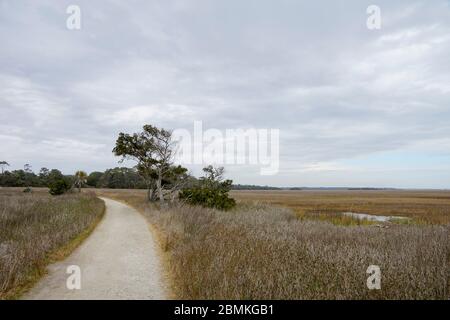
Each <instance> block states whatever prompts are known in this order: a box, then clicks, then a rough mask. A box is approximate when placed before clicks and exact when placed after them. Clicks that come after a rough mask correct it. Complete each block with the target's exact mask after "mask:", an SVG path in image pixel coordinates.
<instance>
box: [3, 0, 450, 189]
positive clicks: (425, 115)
mask: <svg viewBox="0 0 450 320" xmlns="http://www.w3.org/2000/svg"><path fill="white" fill-rule="evenodd" d="M371 4H376V5H378V6H379V7H380V9H381V29H379V30H369V29H368V28H367V26H366V20H367V18H368V14H367V13H366V9H367V7H368V6H369V5H371ZM69 5H78V6H79V7H80V9H81V29H80V30H69V29H68V28H67V27H66V20H67V18H68V17H69V15H68V14H67V13H66V9H67V7H68V6H69ZM195 120H197V121H202V122H203V127H204V129H208V128H217V129H219V130H223V131H224V130H226V129H237V128H263V129H264V128H266V129H270V128H274V129H279V130H280V169H279V173H278V174H276V175H272V176H262V175H260V170H259V169H260V168H259V167H258V166H248V165H235V166H229V167H227V168H226V169H227V170H228V175H229V176H230V177H231V178H232V179H234V181H235V182H236V183H242V184H268V185H276V186H373V187H384V186H386V187H411V188H450V3H449V1H447V0H431V1H430V0H423V1H378V0H376V1H372V0H371V1H364V0H363V1H361V0H355V1H347V0H346V1H331V0H330V1H300V0H298V1H297V0H296V1H294V0H291V1H287V0H282V1H273V0H272V1H261V0H248V1H237V0H236V1H235V0H226V1H225V0H223V1H222V0H215V1H211V0H190V1H184V0H183V1H181V0H180V1H171V0H168V1H126V2H125V1H112V0H110V1H100V0H98V1H92V0H91V1H75V0H72V1H50V0H49V1H41V0H39V1H37V0H34V1H31V0H30V1H18V0H11V1H6V0H0V160H6V161H8V162H9V163H10V164H11V168H13V169H17V168H21V167H22V166H23V165H24V164H25V163H30V164H31V165H32V166H33V169H34V170H35V171H38V170H39V168H40V167H44V166H45V167H48V168H60V169H62V171H64V172H65V173H73V172H74V170H76V169H84V170H86V171H89V172H90V171H94V170H104V169H106V168H110V167H114V166H117V165H118V164H117V161H118V159H117V158H115V157H114V156H113V155H112V153H111V149H112V148H113V146H114V142H115V139H116V137H117V134H118V133H119V132H121V131H123V132H136V131H139V129H140V128H141V127H142V125H143V124H144V123H149V124H153V125H156V126H159V127H165V128H171V129H176V128H185V129H188V130H192V129H193V122H194V121H195ZM130 165H131V164H130ZM191 169H192V170H193V172H194V173H196V172H197V171H198V168H196V167H192V168H191Z"/></svg>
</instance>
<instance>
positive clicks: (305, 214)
mask: <svg viewBox="0 0 450 320" xmlns="http://www.w3.org/2000/svg"><path fill="white" fill-rule="evenodd" d="M231 196H232V197H233V198H235V199H236V200H239V201H243V202H249V203H252V202H255V201H256V202H262V203H267V204H271V205H276V206H282V207H287V208H290V209H292V210H293V211H294V212H295V213H296V214H297V215H298V216H299V217H301V218H308V219H318V220H323V219H325V220H326V219H328V218H334V219H335V220H334V221H335V222H337V223H338V222H339V220H341V221H342V223H343V224H346V221H350V220H352V219H351V218H349V217H342V216H339V214H340V213H342V212H355V213H367V214H374V215H386V216H402V217H409V218H412V221H410V222H413V223H414V224H434V225H442V224H450V191H439V190H417V191H412V190H352V191H346V190H341V191H231ZM349 219H350V220H349ZM353 220H356V219H353ZM398 222H401V223H406V222H407V221H404V220H403V221H400V220H398ZM357 223H358V222H356V224H357Z"/></svg>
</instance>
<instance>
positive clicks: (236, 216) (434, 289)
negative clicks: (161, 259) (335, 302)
mask: <svg viewBox="0 0 450 320" xmlns="http://www.w3.org/2000/svg"><path fill="white" fill-rule="evenodd" d="M100 192H102V194H103V195H105V196H109V197H112V198H115V199H118V200H122V201H125V202H128V203H129V204H130V205H132V206H134V207H136V208H137V209H139V210H140V211H141V212H143V213H144V214H145V216H146V217H147V218H148V219H149V221H150V222H151V223H152V224H153V225H155V226H156V227H157V228H158V229H159V231H160V234H161V235H162V236H161V246H162V248H163V249H164V250H165V252H166V257H167V267H168V268H169V270H170V274H171V276H172V279H173V285H172V287H173V288H172V289H173V292H174V293H175V295H176V297H177V298H182V299H447V298H449V294H448V280H449V279H448V276H449V269H448V267H449V264H448V259H449V258H450V257H449V249H450V244H449V226H448V225H446V226H438V225H393V226H391V227H390V228H387V229H382V228H376V227H373V226H353V227H346V226H337V225H333V224H331V223H329V222H326V221H310V220H307V219H303V220H302V219H298V217H297V216H296V215H295V214H293V213H292V211H291V210H290V209H287V208H286V209H285V208H282V207H279V206H269V205H267V204H261V203H260V204H254V203H252V204H245V203H244V204H243V203H241V204H240V205H239V206H238V208H237V209H236V210H234V211H231V212H219V211H216V210H208V209H204V208H197V207H188V206H183V207H173V208H170V209H166V210H158V209H157V208H155V207H151V206H150V205H149V204H148V203H147V202H146V201H145V193H144V192H142V191H126V190H121V191H119V190H115V191H112V190H103V191H100ZM234 195H236V193H234ZM333 197H336V196H330V197H325V198H328V201H326V204H324V206H326V207H331V206H332V198H333ZM387 197H388V196H387ZM247 198H248V197H247ZM361 198H364V197H361V196H360V195H359V198H355V199H358V200H351V199H352V197H351V196H350V195H347V196H346V199H343V200H340V199H336V198H334V201H335V202H336V203H337V204H338V206H339V205H341V206H342V207H344V204H345V205H348V204H349V203H352V202H353V203H355V202H360V203H362V202H363V201H364V200H361ZM388 198H389V197H388ZM280 199H281V200H279V201H284V202H286V200H285V199H284V198H283V197H280ZM252 200H257V199H252ZM264 200H265V199H264ZM336 200H337V201H336ZM339 200H340V201H339ZM436 200H437V202H439V207H441V206H443V205H442V203H441V202H442V201H445V200H446V199H436ZM291 201H292V200H291ZM386 201H387V200H383V201H380V200H378V202H377V203H378V204H380V203H386ZM390 201H391V202H392V204H393V206H394V207H396V206H395V201H394V200H393V199H390ZM425 201H429V202H430V203H432V202H433V201H431V200H430V199H429V198H428V197H426V198H425ZM417 202H418V203H420V202H421V200H420V198H418V200H417ZM301 203H310V204H316V205H320V200H319V199H318V198H317V197H316V198H312V199H310V200H308V197H306V196H305V197H303V198H302V201H301ZM369 207H371V206H370V205H367V204H366V208H369ZM400 207H402V206H401V205H400ZM372 209H373V208H372ZM356 210H357V209H353V211H356ZM387 210H388V209H387ZM371 212H372V213H374V212H373V211H371ZM394 212H397V211H396V210H392V211H389V213H391V214H393V213H394ZM382 213H384V214H385V213H387V212H382ZM399 213H400V212H399ZM401 213H402V215H405V212H404V211H402V212H401ZM441 215H442V214H439V215H436V216H441ZM439 219H441V218H439ZM433 221H434V220H433ZM372 264H375V265H379V266H380V268H381V271H382V289H381V290H368V289H367V287H366V279H367V277H368V275H367V274H366V270H367V267H368V266H369V265H372Z"/></svg>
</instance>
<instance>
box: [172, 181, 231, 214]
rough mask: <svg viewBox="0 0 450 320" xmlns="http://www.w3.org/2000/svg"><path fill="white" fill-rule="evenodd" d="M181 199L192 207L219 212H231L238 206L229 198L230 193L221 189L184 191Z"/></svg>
mask: <svg viewBox="0 0 450 320" xmlns="http://www.w3.org/2000/svg"><path fill="white" fill-rule="evenodd" d="M179 197H180V199H183V200H186V202H188V203H190V204H192V205H201V206H203V207H207V208H216V209H219V210H229V209H231V208H233V207H234V206H235V205H236V201H235V200H234V199H233V198H230V197H229V196H228V191H224V190H219V189H208V188H204V187H194V188H190V189H184V190H182V191H181V192H180V195H179Z"/></svg>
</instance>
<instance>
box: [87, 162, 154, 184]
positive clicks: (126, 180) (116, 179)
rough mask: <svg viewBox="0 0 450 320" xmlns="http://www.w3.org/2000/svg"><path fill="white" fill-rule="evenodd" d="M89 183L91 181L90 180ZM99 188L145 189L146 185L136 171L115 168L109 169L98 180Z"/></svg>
mask: <svg viewBox="0 0 450 320" xmlns="http://www.w3.org/2000/svg"><path fill="white" fill-rule="evenodd" d="M88 181H89V179H88ZM96 186H97V187H100V188H111V189H141V188H142V189H145V188H146V184H145V181H144V180H143V179H142V177H140V176H139V174H138V173H137V171H136V170H135V169H130V168H125V167H122V168H118V167H117V168H114V169H108V170H106V171H105V173H104V174H102V175H101V177H100V178H99V179H98V181H97V184H96Z"/></svg>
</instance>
